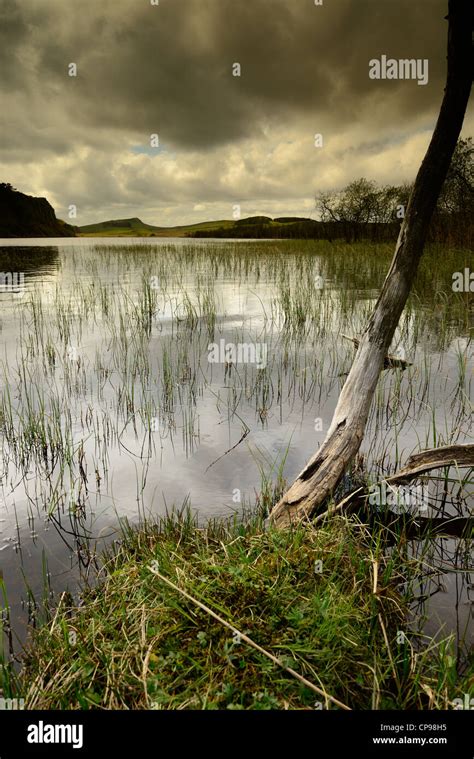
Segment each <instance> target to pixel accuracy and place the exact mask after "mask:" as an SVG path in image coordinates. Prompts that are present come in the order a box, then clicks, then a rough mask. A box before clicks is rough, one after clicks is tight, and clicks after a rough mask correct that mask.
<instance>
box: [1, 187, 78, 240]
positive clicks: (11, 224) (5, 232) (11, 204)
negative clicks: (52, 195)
mask: <svg viewBox="0 0 474 759" xmlns="http://www.w3.org/2000/svg"><path fill="white" fill-rule="evenodd" d="M0 237H75V231H74V227H71V226H70V225H69V224H66V223H65V222H64V221H61V219H57V218H56V214H55V212H54V209H53V207H52V206H51V205H50V204H49V203H48V201H47V200H46V198H35V197H32V196H31V195H24V194H23V193H22V192H19V191H18V190H15V188H14V187H12V186H11V185H10V184H7V183H4V182H3V183H0Z"/></svg>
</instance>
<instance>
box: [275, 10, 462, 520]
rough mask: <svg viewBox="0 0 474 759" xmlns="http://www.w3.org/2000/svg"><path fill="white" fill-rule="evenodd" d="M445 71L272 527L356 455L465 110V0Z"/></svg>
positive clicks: (331, 483)
mask: <svg viewBox="0 0 474 759" xmlns="http://www.w3.org/2000/svg"><path fill="white" fill-rule="evenodd" d="M448 7H449V12H448V19H449V27H448V72H447V80H446V87H445V91H444V97H443V101H442V104H441V108H440V112H439V116H438V121H437V123H436V127H435V130H434V132H433V136H432V138H431V142H430V144H429V147H428V150H427V152H426V155H425V158H424V159H423V162H422V164H421V166H420V169H419V171H418V174H417V177H416V179H415V183H414V185H413V190H412V192H411V195H410V200H409V203H408V208H407V210H406V214H405V218H404V220H403V222H402V226H401V229H400V234H399V236H398V240H397V244H396V247H395V253H394V257H393V260H392V263H391V266H390V269H389V271H388V274H387V277H386V278H385V282H384V283H383V286H382V290H381V292H380V295H379V297H378V300H377V303H376V304H375V307H374V311H373V313H372V315H371V317H370V319H369V321H368V324H367V326H366V328H365V330H364V333H363V335H362V337H361V339H360V343H359V347H358V349H357V354H356V356H355V359H354V362H353V364H352V367H351V370H350V372H349V375H348V377H347V380H346V382H345V384H344V387H343V389H342V392H341V395H340V397H339V401H338V404H337V406H336V410H335V412H334V416H333V419H332V422H331V424H330V426H329V430H328V433H327V435H326V438H325V440H324V442H323V444H322V445H321V447H320V449H319V450H318V451H316V453H315V454H314V455H313V457H312V458H311V459H310V460H309V462H308V463H307V465H306V466H305V467H304V469H303V470H302V471H301V472H300V474H299V475H298V477H297V478H296V480H295V481H294V482H293V484H292V485H291V486H290V487H289V489H288V490H287V491H286V493H285V494H284V495H283V497H282V498H281V499H280V501H279V502H278V503H277V504H276V505H275V507H274V508H273V510H272V512H271V514H270V520H271V521H272V522H273V523H274V524H275V525H276V526H277V527H286V526H288V525H290V524H291V523H292V522H295V521H300V520H301V519H307V518H309V517H311V516H313V515H314V514H315V513H317V512H318V511H319V510H321V507H323V506H324V503H325V502H326V501H327V499H328V497H330V496H331V495H332V494H333V493H334V492H335V489H336V487H337V485H338V483H339V481H340V480H341V477H342V476H343V474H344V472H345V471H346V470H347V468H348V466H349V464H350V462H351V461H352V460H353V459H354V457H355V455H356V453H357V451H358V450H359V447H360V444H361V442H362V438H363V436H364V430H365V425H366V422H367V418H368V415H369V411H370V407H371V404H372V398H373V396H374V393H375V388H376V386H377V382H378V379H379V376H380V372H381V371H382V368H383V365H384V359H385V356H386V353H387V351H388V349H389V347H390V344H391V342H392V339H393V336H394V334H395V330H396V327H397V324H398V321H399V319H400V315H401V313H402V311H403V309H404V307H405V304H406V301H407V299H408V296H409V294H410V289H411V286H412V282H413V280H414V278H415V275H416V272H417V269H418V264H419V262H420V259H421V256H422V254H423V248H424V245H425V241H426V237H427V233H428V228H429V224H430V220H431V217H432V215H433V211H434V209H435V207H436V202H437V200H438V196H439V193H440V191H441V188H442V186H443V183H444V180H445V178H446V175H447V172H448V169H449V165H450V163H451V158H452V155H453V152H454V149H455V147H456V143H457V140H458V138H459V135H460V133H461V128H462V124H463V120H464V114H465V112H466V107H467V103H468V101H469V95H470V92H471V85H472V72H473V53H472V49H473V46H472V29H473V14H474V9H473V4H472V0H449V6H448Z"/></svg>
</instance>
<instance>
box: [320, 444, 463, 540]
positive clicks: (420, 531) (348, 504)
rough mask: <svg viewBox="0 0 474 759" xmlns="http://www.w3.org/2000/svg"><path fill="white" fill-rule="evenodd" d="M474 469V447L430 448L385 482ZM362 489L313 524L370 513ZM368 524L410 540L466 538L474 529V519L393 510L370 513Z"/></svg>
mask: <svg viewBox="0 0 474 759" xmlns="http://www.w3.org/2000/svg"><path fill="white" fill-rule="evenodd" d="M446 466H457V467H474V445H445V446H443V447H441V448H428V449H426V450H425V451H420V453H415V454H413V455H412V456H410V458H409V459H408V461H407V463H406V464H405V466H404V467H403V469H399V470H398V472H395V474H392V475H390V477H387V478H386V479H385V480H384V482H386V483H387V484H388V485H391V484H392V485H395V484H403V483H405V482H410V480H414V479H415V478H417V477H419V476H420V475H422V474H426V473H427V472H429V471H431V470H433V469H439V468H440V467H446ZM363 490H364V489H363V488H362V487H359V488H357V490H353V491H352V492H351V493H349V494H348V495H346V496H345V498H343V499H342V501H340V502H339V503H338V504H337V505H335V506H332V507H330V508H329V509H328V510H327V511H325V512H324V513H323V514H319V516H317V517H316V519H314V520H313V521H312V525H313V526H315V525H317V524H319V523H320V522H323V521H324V520H325V519H327V518H328V517H332V516H334V515H335V514H350V513H352V512H354V511H357V512H360V511H364V512H366V513H367V493H365V492H363ZM367 516H368V517H369V521H373V522H375V523H376V524H377V525H379V526H380V525H381V524H383V525H384V526H385V527H387V528H389V529H391V530H394V529H396V528H398V529H400V528H403V530H404V532H405V534H406V536H407V537H409V538H421V537H423V536H425V535H439V534H443V535H450V536H453V537H467V536H468V535H470V534H471V533H472V531H473V529H474V517H447V518H443V519H439V518H437V517H435V518H432V517H421V516H420V515H419V514H410V513H407V512H405V513H397V512H395V511H391V510H390V509H384V510H383V511H378V512H377V514H376V515H374V514H373V512H372V510H371V509H369V510H368V514H367Z"/></svg>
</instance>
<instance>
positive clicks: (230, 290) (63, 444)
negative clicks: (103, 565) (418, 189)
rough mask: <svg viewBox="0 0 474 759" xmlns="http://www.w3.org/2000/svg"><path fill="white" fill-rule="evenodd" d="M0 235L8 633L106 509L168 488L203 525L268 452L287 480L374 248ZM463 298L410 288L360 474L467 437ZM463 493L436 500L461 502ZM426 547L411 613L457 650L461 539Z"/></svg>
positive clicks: (334, 373) (2, 553) (66, 577)
mask: <svg viewBox="0 0 474 759" xmlns="http://www.w3.org/2000/svg"><path fill="white" fill-rule="evenodd" d="M0 244H1V246H2V247H0V257H1V261H2V262H1V266H0V268H2V269H3V271H4V272H11V273H12V274H16V275H17V276H16V279H15V277H13V279H12V278H10V279H8V278H7V280H6V284H5V286H4V287H3V289H2V291H1V292H0V330H1V351H0V389H1V404H2V405H1V407H0V421H1V438H0V441H1V446H2V465H1V469H0V475H1V480H0V496H1V506H0V568H1V572H2V574H3V578H4V580H5V583H6V588H7V593H8V601H9V603H10V605H11V610H12V623H13V627H14V630H15V635H18V636H19V638H20V639H23V637H24V631H25V623H26V621H27V619H28V613H30V615H31V613H32V612H34V604H33V603H32V601H31V598H32V597H33V596H34V597H35V598H36V599H40V598H41V597H42V596H43V594H44V593H45V592H47V591H45V580H46V581H47V582H49V584H50V586H51V589H53V590H54V591H62V590H65V589H66V588H69V589H70V590H72V591H74V589H75V587H76V582H77V579H78V578H79V577H80V575H83V576H84V575H85V576H88V575H89V574H92V573H91V570H92V568H93V565H94V556H95V554H96V553H97V552H100V550H101V548H102V547H103V546H104V544H105V543H107V542H109V541H111V540H113V539H115V538H117V537H119V529H118V528H119V520H120V519H121V518H125V517H126V518H128V519H129V520H130V521H131V522H136V521H137V520H138V519H139V517H140V516H143V515H158V514H162V513H164V512H165V511H166V509H171V508H172V507H173V506H174V507H180V506H181V505H182V504H183V503H184V502H189V503H190V504H191V507H192V508H193V509H194V510H196V511H197V512H198V513H199V515H200V517H201V518H202V520H205V519H206V518H209V517H216V516H222V515H230V514H231V513H232V512H236V511H237V512H239V511H240V510H241V509H242V507H243V504H245V503H246V504H251V503H252V502H253V501H254V500H255V494H256V493H258V492H259V491H260V490H261V483H262V473H263V475H264V476H265V477H268V478H273V480H275V479H276V476H277V472H278V468H279V466H280V463H281V462H282V461H283V460H284V474H285V476H286V477H287V478H288V479H289V480H291V478H293V477H294V476H295V475H296V474H297V473H298V471H299V470H300V469H301V467H302V465H303V463H304V462H305V460H306V459H307V458H308V457H309V456H310V455H311V454H312V453H313V452H314V450H315V449H316V448H317V446H318V445H319V444H320V443H321V442H322V440H323V438H324V436H325V434H326V430H327V427H328V425H329V422H330V420H331V417H332V413H333V410H334V408H335V404H336V402H337V397H338V394H339V391H340V388H341V386H342V383H343V381H344V377H345V373H346V372H347V371H348V369H349V367H350V362H351V359H352V357H353V347H352V344H351V343H350V342H349V341H347V340H346V339H344V337H342V335H344V334H345V335H349V336H351V335H357V334H360V331H361V329H362V325H363V324H364V323H365V320H366V318H367V314H368V313H369V312H370V309H371V308H372V306H373V304H374V302H375V298H376V295H377V290H378V288H379V287H380V284H381V282H382V280H383V276H384V274H385V271H386V269H387V262H388V260H389V249H388V248H381V249H380V251H377V250H374V249H373V248H372V249H370V250H369V251H367V252H364V251H363V250H362V249H357V250H355V249H354V250H353V251H351V248H350V247H349V246H341V247H340V248H338V247H337V246H330V245H328V244H326V243H301V244H300V243H297V242H296V243H295V242H291V243H290V242H289V241H284V242H281V241H278V242H276V241H266V242H255V243H253V242H252V243H251V242H236V241H232V242H231V243H230V242H226V241H217V242H216V241H212V242H211V241H207V240H199V241H185V240H176V239H173V240H158V241H157V240H154V241H153V243H152V244H150V243H149V241H145V240H138V239H137V240H132V239H127V240H124V239H120V240H118V239H117V240H112V239H110V238H109V239H107V240H94V241H90V240H85V239H73V240H64V242H61V243H60V244H58V241H57V240H54V241H52V240H50V241H48V240H36V241H24V242H23V241H21V242H19V241H17V240H15V241H11V242H10V241H1V243H0ZM20 274H21V275H22V276H20ZM448 274H449V272H448ZM440 276H442V275H441V274H440ZM445 284H446V288H445V290H448V288H449V281H446V283H445ZM13 290H15V291H13ZM469 309H470V306H469V305H468V306H466V304H465V303H463V302H462V301H459V302H456V303H454V304H453V303H452V302H451V301H450V300H449V296H446V297H439V298H438V297H437V296H436V294H435V295H433V293H432V292H429V288H426V290H423V288H422V290H421V292H420V293H419V294H418V295H417V297H416V298H414V299H412V302H411V305H410V306H409V308H408V309H407V311H406V313H405V314H404V317H403V319H402V321H401V324H400V327H399V330H398V332H397V335H396V339H395V343H396V345H395V348H394V349H393V350H396V351H397V353H398V355H400V356H402V357H406V358H407V359H408V360H409V361H411V362H412V364H413V365H412V366H411V367H410V368H409V369H407V370H406V371H405V372H400V371H393V370H391V371H386V372H384V373H383V375H382V379H381V382H380V384H379V388H378V391H377V397H376V400H375V403H374V407H373V411H372V414H371V418H370V422H369V425H368V429H367V432H366V437H365V441H364V444H363V447H362V453H363V454H364V463H365V466H366V467H367V468H368V469H369V471H370V472H371V475H372V476H373V478H374V480H376V479H378V478H379V477H382V476H383V475H386V474H388V473H390V472H391V471H393V469H394V468H396V466H397V465H398V464H399V463H400V462H403V461H405V460H406V458H407V457H408V456H409V454H410V453H412V452H414V451H417V450H419V449H420V448H423V447H429V446H432V445H433V444H435V443H436V444H438V445H442V444H448V443H453V442H466V441H468V440H470V436H471V433H472V428H471V425H472V379H473V365H474V361H473V352H472V343H471V342H470V328H471V326H472V325H471V323H470V318H471V315H472V311H470V310H469ZM210 359H211V360H210ZM453 488H454V491H453V492H454V496H459V487H458V486H455V485H454V486H453ZM466 490H469V486H468V485H467V486H466V488H464V492H463V493H461V496H463V497H460V496H459V497H458V498H456V497H451V498H448V499H447V503H446V504H445V509H446V511H447V513H463V514H466V509H469V508H470V507H471V508H472V500H471V501H469V499H468V498H466V497H464V496H466ZM433 498H434V501H433V508H435V507H436V498H437V493H436V492H435V490H433ZM430 513H433V514H434V511H432V510H431V507H430V511H429V512H428V514H430ZM428 548H429V553H428V554H427V557H428V558H427V560H429V562H430V565H431V566H432V567H433V568H434V571H433V573H432V576H431V577H428V576H427V578H426V583H425V585H423V586H422V587H421V589H420V595H421V596H423V598H424V597H425V596H426V597H430V598H429V601H428V602H426V601H425V602H423V603H422V605H421V606H420V608H419V609H417V615H418V616H419V617H423V616H424V615H426V616H427V622H426V625H425V630H426V631H427V632H428V633H434V632H435V631H437V630H439V629H441V628H442V630H443V633H444V634H448V633H454V634H455V635H456V637H457V638H458V640H460V641H461V642H462V645H463V646H465V645H469V644H470V643H472V630H473V625H472V619H473V604H472V600H473V598H474V585H473V584H472V583H473V575H472V574H470V572H469V569H470V567H472V566H473V556H472V552H471V549H470V547H469V546H466V545H465V543H464V542H461V541H457V540H455V539H451V538H450V539H447V538H438V539H437V540H436V541H433V542H432V543H431V544H430V546H429V547H428ZM412 550H413V551H414V552H415V553H417V552H420V551H421V550H424V551H426V550H427V548H426V545H421V544H418V543H414V544H413V546H412ZM27 586H29V588H30V589H31V591H32V594H33V596H29V595H28V592H27ZM29 598H30V601H29V602H28V599H29Z"/></svg>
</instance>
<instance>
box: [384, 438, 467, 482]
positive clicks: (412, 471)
mask: <svg viewBox="0 0 474 759" xmlns="http://www.w3.org/2000/svg"><path fill="white" fill-rule="evenodd" d="M444 466H462V467H466V466H467V467H469V466H472V467H474V445H445V446H443V447H441V448H427V449H426V450H425V451H420V453H415V454H413V456H410V458H409V459H408V461H407V463H406V464H405V466H404V467H403V469H399V471H398V472H395V474H392V475H391V476H390V477H387V478H386V480H385V482H387V483H388V484H395V483H398V484H403V483H404V482H409V481H410V480H413V479H415V477H418V476H419V475H420V474H424V473H425V472H429V471H431V470H432V469H438V468H439V467H444Z"/></svg>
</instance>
